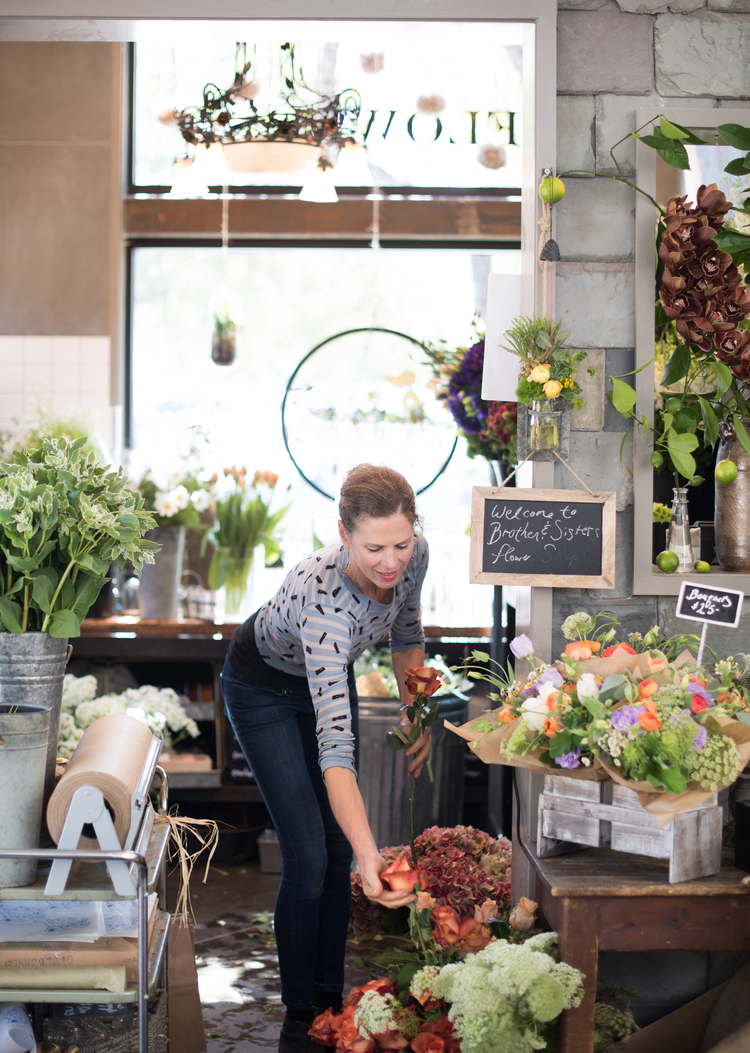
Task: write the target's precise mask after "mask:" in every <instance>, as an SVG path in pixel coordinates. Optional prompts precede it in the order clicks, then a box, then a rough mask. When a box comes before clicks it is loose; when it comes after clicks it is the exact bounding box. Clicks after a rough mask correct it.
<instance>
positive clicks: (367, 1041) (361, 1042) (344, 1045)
mask: <svg viewBox="0 0 750 1053" xmlns="http://www.w3.org/2000/svg"><path fill="white" fill-rule="evenodd" d="M354 1012H355V1010H354V1007H353V1006H349V1008H348V1009H345V1010H344V1012H343V1013H342V1017H343V1019H342V1021H341V1024H340V1025H339V1027H338V1029H337V1035H338V1038H337V1042H336V1049H337V1050H342V1051H344V1050H345V1051H346V1053H374V1050H375V1042H374V1041H373V1040H372V1039H371V1038H363V1037H362V1036H361V1035H360V1033H359V1028H358V1027H357V1025H356V1024H355V1023H354Z"/></svg>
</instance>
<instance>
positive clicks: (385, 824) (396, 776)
mask: <svg viewBox="0 0 750 1053" xmlns="http://www.w3.org/2000/svg"><path fill="white" fill-rule="evenodd" d="M468 705H469V703H468V701H467V700H466V699H463V698H457V697H456V696H455V695H448V696H446V697H445V698H441V699H440V717H439V719H438V721H437V723H436V724H435V725H434V726H433V727H432V729H431V731H432V742H433V749H432V769H433V772H434V775H435V781H434V782H430V777H429V774H428V772H427V766H426V765H425V767H424V768H423V769H422V774H421V775H420V777H419V779H418V780H417V795H416V798H415V805H414V830H415V833H421V832H422V830H426V829H427V827H429V826H435V825H437V826H455V825H456V824H457V823H460V822H461V816H462V812H463V804H464V758H465V756H466V743H465V742H464V741H463V739H460V738H459V737H458V736H457V735H454V734H453V733H452V732H450V731H448V730H446V728H445V726H444V724H443V721H444V720H449V721H450V722H451V723H452V724H464V723H465V722H466V719H467V710H468ZM399 718H400V710H399V702H398V699H395V698H360V700H359V742H360V745H359V779H358V781H359V788H360V791H361V793H362V797H363V799H364V802H365V809H366V811H367V819H368V821H369V823H370V828H371V830H372V832H373V836H374V837H375V841H376V843H377V845H378V847H379V848H385V847H386V846H388V845H401V844H406V843H407V842H408V840H409V798H410V796H411V789H412V779H411V778H410V776H408V775H407V773H406V769H407V767H408V764H407V763H406V758H405V757H404V753H403V751H402V750H399V751H396V750H392V749H391V748H390V746H389V745H388V744H387V743H386V741H385V736H386V732H388V731H390V730H391V727H392V726H393V725H394V724H395V725H397V724H398V722H399Z"/></svg>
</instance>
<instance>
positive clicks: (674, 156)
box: [640, 135, 690, 171]
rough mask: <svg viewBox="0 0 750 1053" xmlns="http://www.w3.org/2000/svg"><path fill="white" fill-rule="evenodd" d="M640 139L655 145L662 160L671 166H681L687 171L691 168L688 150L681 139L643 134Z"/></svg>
mask: <svg viewBox="0 0 750 1053" xmlns="http://www.w3.org/2000/svg"><path fill="white" fill-rule="evenodd" d="M640 140H641V142H643V143H645V144H646V146H651V147H653V149H654V150H656V152H657V154H658V155H659V157H661V159H662V161H664V162H665V164H668V165H669V166H670V168H681V169H683V170H685V171H687V170H688V169H689V168H690V160H689V158H688V155H687V150H686V149H685V147H684V146H683V145H682V143H681V142H679V140H677V139H668V138H665V137H664V136H662V135H641V136H640Z"/></svg>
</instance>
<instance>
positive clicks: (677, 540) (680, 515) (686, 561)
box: [667, 486, 693, 574]
mask: <svg viewBox="0 0 750 1053" xmlns="http://www.w3.org/2000/svg"><path fill="white" fill-rule="evenodd" d="M672 494H673V497H672V518H671V519H670V521H669V531H668V533H667V538H668V543H667V548H668V549H669V551H670V552H674V553H675V555H676V556H677V558H678V559H679V561H680V562H679V564H678V565H677V573H678V574H685V573H687V572H688V571H691V570H692V569H693V549H692V545H691V541H690V517H689V514H688V506H687V487H686V486H680V487H677V488H675V489H673V490H672Z"/></svg>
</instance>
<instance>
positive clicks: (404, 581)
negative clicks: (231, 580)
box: [255, 536, 429, 771]
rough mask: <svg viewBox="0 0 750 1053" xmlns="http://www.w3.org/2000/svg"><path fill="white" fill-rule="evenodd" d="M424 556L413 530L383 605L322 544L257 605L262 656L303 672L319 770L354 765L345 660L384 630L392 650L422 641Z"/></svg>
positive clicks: (339, 552)
mask: <svg viewBox="0 0 750 1053" xmlns="http://www.w3.org/2000/svg"><path fill="white" fill-rule="evenodd" d="M428 558H429V548H428V545H427V542H426V541H425V539H424V538H423V537H421V536H418V537H417V538H416V539H415V543H414V555H413V559H412V561H411V562H410V563H409V565H408V566H407V567H406V569H405V571H404V573H403V574H402V576H401V578H400V579H399V581H398V582H397V583H396V584H395V585H394V587H393V600H392V602H391V603H389V604H385V603H378V601H377V600H371V599H369V598H368V597H367V596H365V595H364V594H363V593H362V592H361V591H360V590H359V589H358V588H356V587H355V585H354V584H353V582H352V581H351V579H350V578H349V577H348V576H347V575H346V574H345V573H344V569H345V568H346V566H347V562H348V552H347V551H346V549H345V548H344V546H343V545H341V544H338V545H329V546H328V548H324V549H320V550H319V551H318V552H315V553H314V554H313V555H312V556H309V557H308V558H307V559H303V560H302V562H301V563H298V564H297V565H296V567H294V569H293V570H291V571H290V572H289V574H287V576H286V578H285V579H284V582H283V584H282V585H281V588H280V589H279V591H278V592H277V593H276V595H275V596H273V597H272V598H271V599H270V600H269V601H268V602H267V603H265V604H264V605H263V606H262V607H261V608H260V610H259V611H258V614H257V617H256V619H255V643H256V646H257V648H258V651H259V653H260V655H261V657H262V658H263V659H264V661H266V662H267V663H268V665H270V666H272V667H273V668H274V669H280V670H282V671H283V672H285V673H290V674H291V675H292V676H303V675H305V674H307V681H308V684H309V686H310V694H311V695H312V699H313V704H314V706H315V716H316V721H317V735H318V750H319V757H320V767H321V770H322V771H325V770H326V768H349V769H350V770H351V771H354V736H353V734H352V729H351V713H350V709H349V690H348V687H347V666H349V665H350V664H351V663H352V662H353V661H354V660H355V659H356V658H359V656H360V655H361V654H362V652H363V651H364V650H366V649H367V648H368V647H370V646H371V645H373V644H377V643H379V642H380V641H381V640H384V639H385V638H386V636H388V637H389V639H390V647H391V651H405V650H407V649H409V648H411V647H423V646H424V633H423V632H422V622H421V617H420V593H421V590H422V582H423V581H424V576H425V573H426V572H427V562H428Z"/></svg>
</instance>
